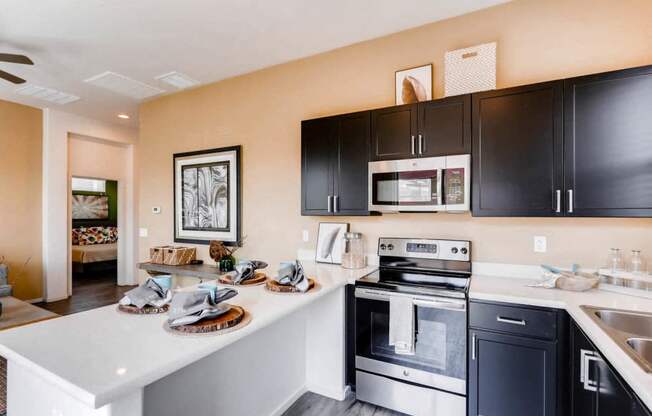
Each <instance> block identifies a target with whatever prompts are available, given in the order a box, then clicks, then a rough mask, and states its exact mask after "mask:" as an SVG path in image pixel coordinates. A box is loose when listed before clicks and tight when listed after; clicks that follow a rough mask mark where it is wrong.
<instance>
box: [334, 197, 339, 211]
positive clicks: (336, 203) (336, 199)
mask: <svg viewBox="0 0 652 416" xmlns="http://www.w3.org/2000/svg"><path fill="white" fill-rule="evenodd" d="M339 211H340V196H339V195H335V197H334V198H333V212H339Z"/></svg>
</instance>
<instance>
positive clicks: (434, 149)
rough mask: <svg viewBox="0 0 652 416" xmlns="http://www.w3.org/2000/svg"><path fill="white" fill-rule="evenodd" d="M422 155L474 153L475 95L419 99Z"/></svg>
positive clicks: (420, 152) (420, 148)
mask: <svg viewBox="0 0 652 416" xmlns="http://www.w3.org/2000/svg"><path fill="white" fill-rule="evenodd" d="M418 139H419V140H420V143H419V142H418V143H417V145H418V146H417V147H418V149H417V151H418V153H419V156H423V157H428V156H446V155H456V154H464V153H471V96H470V95H460V96H457V97H448V98H443V99H441V100H435V101H428V102H424V103H419V134H418Z"/></svg>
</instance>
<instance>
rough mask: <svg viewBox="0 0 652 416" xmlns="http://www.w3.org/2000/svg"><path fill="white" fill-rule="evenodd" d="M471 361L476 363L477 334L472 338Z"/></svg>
mask: <svg viewBox="0 0 652 416" xmlns="http://www.w3.org/2000/svg"><path fill="white" fill-rule="evenodd" d="M471 359H472V360H473V361H475V334H473V336H472V337H471Z"/></svg>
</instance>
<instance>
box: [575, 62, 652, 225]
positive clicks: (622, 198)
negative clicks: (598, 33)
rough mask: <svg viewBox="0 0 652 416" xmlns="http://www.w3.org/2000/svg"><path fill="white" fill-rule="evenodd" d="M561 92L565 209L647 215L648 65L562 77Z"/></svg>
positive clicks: (651, 126)
mask: <svg viewBox="0 0 652 416" xmlns="http://www.w3.org/2000/svg"><path fill="white" fill-rule="evenodd" d="M564 97H565V106H564V108H565V118H564V123H565V135H564V140H565V159H566V160H565V169H566V189H567V195H569V196H570V195H572V199H569V205H568V207H567V208H568V210H569V213H570V214H571V215H577V216H623V217H625V216H631V217H638V216H641V217H649V216H652V117H650V103H651V102H652V66H651V67H644V68H636V69H628V70H624V71H617V72H610V73H606V74H597V75H590V76H585V77H579V78H573V79H569V80H566V81H565V91H564ZM571 192H572V194H571ZM571 202H572V206H571ZM570 211H572V212H570Z"/></svg>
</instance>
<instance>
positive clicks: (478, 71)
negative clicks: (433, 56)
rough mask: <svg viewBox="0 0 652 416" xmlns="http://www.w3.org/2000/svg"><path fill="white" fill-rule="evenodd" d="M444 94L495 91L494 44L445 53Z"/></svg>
mask: <svg viewBox="0 0 652 416" xmlns="http://www.w3.org/2000/svg"><path fill="white" fill-rule="evenodd" d="M444 65H445V75H444V77H445V94H446V96H447V97H449V96H452V95H460V94H468V93H472V92H478V91H487V90H494V89H496V42H492V43H485V44H482V45H477V46H472V47H470V48H464V49H457V50H455V51H449V52H446V56H445V59H444Z"/></svg>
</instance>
